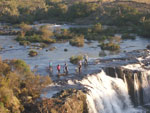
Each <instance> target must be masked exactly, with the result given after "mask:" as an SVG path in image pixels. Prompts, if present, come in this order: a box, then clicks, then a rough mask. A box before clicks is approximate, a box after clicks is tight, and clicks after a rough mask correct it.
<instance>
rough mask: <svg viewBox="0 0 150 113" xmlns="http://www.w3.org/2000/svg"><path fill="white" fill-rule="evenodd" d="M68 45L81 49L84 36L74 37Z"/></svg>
mask: <svg viewBox="0 0 150 113" xmlns="http://www.w3.org/2000/svg"><path fill="white" fill-rule="evenodd" d="M69 43H70V45H72V46H77V47H82V46H84V36H83V35H80V36H75V37H74V38H73V39H71V40H70V41H69Z"/></svg>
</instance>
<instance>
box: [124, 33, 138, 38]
mask: <svg viewBox="0 0 150 113" xmlns="http://www.w3.org/2000/svg"><path fill="white" fill-rule="evenodd" d="M135 38H136V37H135V36H133V35H130V34H123V35H122V39H135Z"/></svg>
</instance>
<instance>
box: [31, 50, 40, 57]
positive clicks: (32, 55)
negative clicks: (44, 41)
mask: <svg viewBox="0 0 150 113" xmlns="http://www.w3.org/2000/svg"><path fill="white" fill-rule="evenodd" d="M29 55H30V56H31V57H34V56H37V55H38V52H37V51H34V50H31V51H30V52H29Z"/></svg>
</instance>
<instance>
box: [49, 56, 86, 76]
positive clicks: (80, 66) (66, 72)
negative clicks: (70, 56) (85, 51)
mask: <svg viewBox="0 0 150 113" xmlns="http://www.w3.org/2000/svg"><path fill="white" fill-rule="evenodd" d="M84 64H85V65H87V64H88V56H87V55H84ZM52 65H53V64H52V62H49V71H50V73H51V74H52V71H53V67H52ZM81 70H82V61H81V60H80V61H79V62H78V70H77V72H79V73H81ZM60 71H61V65H60V64H58V65H57V73H58V75H59V74H60ZM63 72H64V74H66V75H67V74H68V72H69V70H68V64H67V63H66V62H65V64H64V66H63Z"/></svg>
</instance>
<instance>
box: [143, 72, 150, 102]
mask: <svg viewBox="0 0 150 113" xmlns="http://www.w3.org/2000/svg"><path fill="white" fill-rule="evenodd" d="M141 75H142V89H143V102H144V104H148V103H150V74H149V72H142V74H141Z"/></svg>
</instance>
